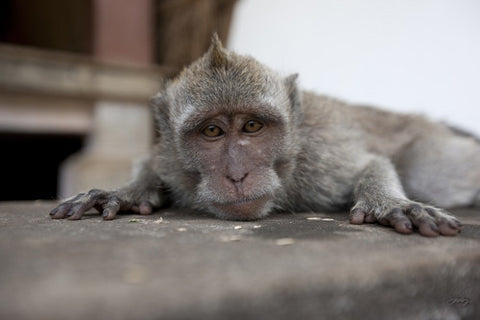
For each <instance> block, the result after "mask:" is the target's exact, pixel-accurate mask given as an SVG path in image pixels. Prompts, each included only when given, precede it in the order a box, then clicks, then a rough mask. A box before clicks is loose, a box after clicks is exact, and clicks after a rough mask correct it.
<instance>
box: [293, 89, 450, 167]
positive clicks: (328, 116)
mask: <svg viewBox="0 0 480 320" xmlns="http://www.w3.org/2000/svg"><path fill="white" fill-rule="evenodd" d="M302 102H303V112H304V123H303V124H304V125H305V126H306V127H309V128H312V129H314V130H315V129H316V130H323V131H329V132H330V131H331V132H335V135H338V136H339V137H341V140H340V141H339V142H344V143H345V142H347V141H348V143H351V144H355V145H357V146H361V148H362V149H364V151H366V152H371V153H374V154H380V155H383V156H386V157H388V158H392V157H394V156H395V155H396V154H397V153H398V152H399V151H400V150H402V149H403V148H404V147H405V146H406V145H408V144H410V143H411V142H412V141H414V140H415V139H418V138H420V137H422V136H424V135H445V134H447V135H451V134H452V133H451V131H450V129H448V128H447V127H446V126H445V125H443V124H441V123H435V122H432V121H430V120H428V119H426V118H424V117H423V116H421V115H418V114H403V113H396V112H391V111H386V110H382V109H379V108H374V107H371V106H362V105H351V104H347V103H345V102H343V101H341V100H337V99H334V98H331V97H327V96H322V95H317V94H314V93H311V92H304V94H303V101H302ZM357 151H358V150H357Z"/></svg>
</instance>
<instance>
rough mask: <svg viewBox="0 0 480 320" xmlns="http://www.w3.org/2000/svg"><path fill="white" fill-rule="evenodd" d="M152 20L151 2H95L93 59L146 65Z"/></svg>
mask: <svg viewBox="0 0 480 320" xmlns="http://www.w3.org/2000/svg"><path fill="white" fill-rule="evenodd" d="M153 20H154V19H153V4H152V0H94V1H93V21H94V31H93V32H94V34H93V39H94V40H93V41H94V45H93V51H94V55H95V57H96V58H98V59H99V60H102V61H108V62H120V63H127V64H142V65H149V64H150V63H152V61H153V44H154V42H153V31H154V29H153Z"/></svg>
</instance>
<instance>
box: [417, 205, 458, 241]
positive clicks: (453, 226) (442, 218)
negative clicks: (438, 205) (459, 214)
mask: <svg viewBox="0 0 480 320" xmlns="http://www.w3.org/2000/svg"><path fill="white" fill-rule="evenodd" d="M425 211H426V212H427V213H428V215H429V216H430V217H432V218H433V219H434V221H435V224H436V226H437V227H438V230H439V232H440V234H442V235H444V236H455V235H457V234H458V233H459V232H460V231H461V229H462V223H461V222H460V221H458V220H457V219H456V218H454V217H452V216H449V215H446V214H445V213H442V212H441V211H439V210H437V209H435V208H425Z"/></svg>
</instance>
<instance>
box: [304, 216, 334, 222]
mask: <svg viewBox="0 0 480 320" xmlns="http://www.w3.org/2000/svg"><path fill="white" fill-rule="evenodd" d="M307 220H310V221H335V220H334V219H332V218H321V217H307Z"/></svg>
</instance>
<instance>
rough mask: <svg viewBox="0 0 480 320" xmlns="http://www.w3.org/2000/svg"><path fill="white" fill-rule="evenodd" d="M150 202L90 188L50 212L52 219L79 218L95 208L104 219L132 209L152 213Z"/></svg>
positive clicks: (140, 212) (109, 218) (142, 212)
mask: <svg viewBox="0 0 480 320" xmlns="http://www.w3.org/2000/svg"><path fill="white" fill-rule="evenodd" d="M152 207H153V206H152V204H151V202H150V201H148V200H131V199H128V197H125V196H122V195H121V194H120V192H118V191H103V190H98V189H92V190H90V191H89V192H87V193H80V194H78V195H76V196H74V197H72V198H69V199H67V200H65V201H63V202H62V203H61V204H59V205H58V206H57V207H56V208H55V209H53V210H52V211H51V212H50V217H51V218H52V219H65V218H67V219H69V220H79V219H81V218H82V216H83V215H84V213H85V212H87V211H88V210H90V209H91V208H95V209H97V210H98V212H100V213H102V216H103V219H104V220H112V219H114V218H115V216H116V215H117V213H118V212H119V211H133V212H136V213H139V214H150V213H152Z"/></svg>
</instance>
